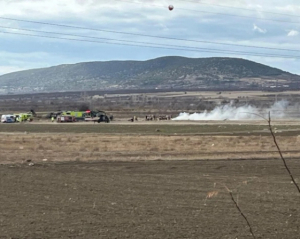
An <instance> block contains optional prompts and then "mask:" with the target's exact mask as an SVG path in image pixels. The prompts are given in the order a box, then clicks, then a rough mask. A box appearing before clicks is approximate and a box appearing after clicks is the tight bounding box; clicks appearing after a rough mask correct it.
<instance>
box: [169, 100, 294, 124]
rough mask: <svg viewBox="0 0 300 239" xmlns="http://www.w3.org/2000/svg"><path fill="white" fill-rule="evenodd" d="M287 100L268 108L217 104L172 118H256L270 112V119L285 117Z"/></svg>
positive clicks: (266, 115)
mask: <svg viewBox="0 0 300 239" xmlns="http://www.w3.org/2000/svg"><path fill="white" fill-rule="evenodd" d="M288 105H289V102H287V101H285V100H282V101H278V102H276V103H274V104H273V105H272V106H271V107H270V108H268V109H259V108H257V107H255V106H251V105H245V106H239V107H237V106H234V105H233V103H230V104H227V105H223V106H217V107H216V108H214V109H213V110H212V111H210V112H208V111H207V110H205V111H204V112H203V113H193V114H189V113H180V114H179V116H178V117H176V118H174V119H172V120H257V119H262V118H261V117H260V116H259V115H261V116H263V117H265V118H267V117H268V113H269V112H271V117H272V119H276V118H277V119H278V118H285V117H286V112H285V110H286V108H287V106H288Z"/></svg>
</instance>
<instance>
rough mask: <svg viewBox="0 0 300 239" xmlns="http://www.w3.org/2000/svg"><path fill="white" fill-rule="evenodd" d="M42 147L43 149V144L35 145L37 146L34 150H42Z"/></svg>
mask: <svg viewBox="0 0 300 239" xmlns="http://www.w3.org/2000/svg"><path fill="white" fill-rule="evenodd" d="M44 149H45V148H44V146H43V145H41V144H39V145H37V146H36V147H35V150H36V151H38V150H44Z"/></svg>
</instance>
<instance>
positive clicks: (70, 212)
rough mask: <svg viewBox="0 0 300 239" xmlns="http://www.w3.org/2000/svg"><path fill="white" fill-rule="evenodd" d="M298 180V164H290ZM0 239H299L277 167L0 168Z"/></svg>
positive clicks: (295, 198)
mask: <svg viewBox="0 0 300 239" xmlns="http://www.w3.org/2000/svg"><path fill="white" fill-rule="evenodd" d="M289 164H290V166H291V168H292V171H293V172H294V174H295V175H297V180H298V179H299V177H300V162H299V161H298V160H289ZM0 174H1V194H0V200H1V204H0V235H1V236H0V238H15V239H17V238H18V239H33V238H141V239H142V238H172V239H175V238H178V239H179V238H180V239H181V238H252V237H251V234H250V232H249V229H248V227H247V224H246V222H245V221H244V219H243V218H242V217H241V215H240V214H239V212H238V210H237V208H236V207H235V206H234V203H233V201H232V200H231V199H230V196H229V194H228V192H227V191H226V189H225V186H226V187H228V188H229V189H230V190H233V195H234V197H235V200H237V201H238V205H239V207H240V208H241V209H242V211H243V212H244V214H245V215H246V216H247V218H248V220H249V222H250V224H251V226H252V228H253V231H254V233H255V235H256V237H257V238H264V239H266V238H272V239H273V238H280V239H283V238H289V239H291V238H299V225H300V217H299V194H298V193H297V191H296V188H295V187H294V185H293V184H291V182H290V179H289V177H288V176H287V174H286V172H285V169H284V168H283V166H282V163H281V161H279V160H242V161H239V160H238V161H146V162H94V163H78V162H73V163H60V164H53V163H51V164H50V163H47V164H42V163H39V164H36V165H35V166H32V167H30V166H27V165H25V164H24V165H2V166H0Z"/></svg>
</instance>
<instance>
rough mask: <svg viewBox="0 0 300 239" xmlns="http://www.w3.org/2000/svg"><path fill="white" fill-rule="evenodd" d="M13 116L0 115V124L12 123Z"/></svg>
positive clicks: (13, 120)
mask: <svg viewBox="0 0 300 239" xmlns="http://www.w3.org/2000/svg"><path fill="white" fill-rule="evenodd" d="M14 122H15V116H13V115H2V116H1V123H14Z"/></svg>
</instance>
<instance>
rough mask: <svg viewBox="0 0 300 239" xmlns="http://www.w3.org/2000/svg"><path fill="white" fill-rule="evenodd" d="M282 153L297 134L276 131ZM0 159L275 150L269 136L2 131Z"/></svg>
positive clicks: (291, 151) (202, 155)
mask: <svg viewBox="0 0 300 239" xmlns="http://www.w3.org/2000/svg"><path fill="white" fill-rule="evenodd" d="M278 141H279V142H280V146H281V149H282V151H283V153H284V155H285V156H286V157H287V158H298V157H299V156H300V147H299V145H300V137H298V136H278ZM0 158H1V161H0V163H3V164H4V163H22V162H24V161H26V160H32V161H34V162H39V163H40V162H43V160H47V161H51V162H58V161H77V162H79V161H140V160H142V161H148V160H223V159H229V160H230V159H273V158H278V152H277V150H276V148H275V146H274V143H273V141H272V138H271V137H270V136H257V135H252V136H248V135H241V136H220V135H203V136H198V135H195V136H166V135H157V136H155V135H99V134H70V133H66V134H49V133H44V134H38V133H30V134H20V133H19V134H18V133H15V134H2V137H1V138H0Z"/></svg>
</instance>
